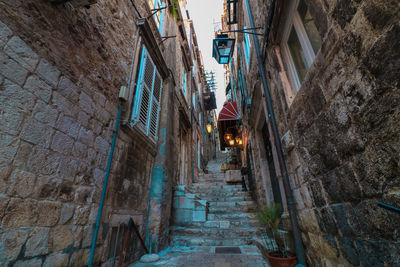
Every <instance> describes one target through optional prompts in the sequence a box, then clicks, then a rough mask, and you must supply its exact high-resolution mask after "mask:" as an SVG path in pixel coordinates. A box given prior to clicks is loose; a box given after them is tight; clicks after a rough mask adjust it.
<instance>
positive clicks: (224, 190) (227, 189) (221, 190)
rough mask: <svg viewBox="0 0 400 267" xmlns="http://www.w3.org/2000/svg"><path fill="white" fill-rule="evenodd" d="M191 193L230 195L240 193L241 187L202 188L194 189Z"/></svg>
mask: <svg viewBox="0 0 400 267" xmlns="http://www.w3.org/2000/svg"><path fill="white" fill-rule="evenodd" d="M192 190H193V192H196V193H203V192H218V193H231V192H242V186H240V187H233V186H228V187H221V186H204V187H194V188H192Z"/></svg>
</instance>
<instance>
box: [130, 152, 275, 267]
mask: <svg viewBox="0 0 400 267" xmlns="http://www.w3.org/2000/svg"><path fill="white" fill-rule="evenodd" d="M224 156H225V155H219V157H218V158H217V160H214V161H210V162H209V164H208V166H207V169H208V174H202V175H201V176H200V179H199V182H198V183H196V184H194V185H193V186H192V188H191V189H190V190H191V192H192V193H193V194H195V195H196V197H199V198H201V199H204V200H207V202H208V204H209V207H208V215H207V221H206V222H191V223H188V224H187V225H184V226H172V227H171V230H170V234H171V241H172V243H171V247H170V248H168V249H167V250H165V251H163V252H161V253H160V254H159V256H160V257H161V258H160V260H159V261H157V262H155V263H141V262H136V263H134V264H132V265H131V266H132V267H142V266H143V267H150V266H171V267H179V266H195V267H196V266H198V267H208V266H210V267H213V266H215V267H225V266H226V267H233V266H248V267H258V266H269V265H268V263H267V261H266V260H264V258H263V256H262V255H261V253H260V251H259V250H258V249H257V247H256V246H255V245H254V244H253V242H252V241H253V240H254V239H256V238H257V232H258V230H259V228H258V224H257V220H256V219H255V215H254V213H253V211H254V210H255V208H256V204H255V202H254V201H253V200H252V199H251V197H250V194H249V192H243V191H242V186H241V185H240V184H239V185H238V184H236V185H232V184H227V183H226V182H225V181H226V177H225V173H222V172H221V171H220V168H219V167H220V164H221V163H222V162H223V161H224V158H225V157H224ZM233 173H234V175H236V176H238V177H239V178H240V171H234V172H233ZM238 177H236V178H238ZM216 247H239V248H240V250H241V253H240V254H233V253H215V248H216Z"/></svg>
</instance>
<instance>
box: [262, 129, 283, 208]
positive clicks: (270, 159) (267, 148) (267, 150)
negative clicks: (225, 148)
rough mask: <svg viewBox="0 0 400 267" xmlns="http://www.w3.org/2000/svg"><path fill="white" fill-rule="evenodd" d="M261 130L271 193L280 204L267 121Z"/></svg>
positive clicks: (279, 192)
mask: <svg viewBox="0 0 400 267" xmlns="http://www.w3.org/2000/svg"><path fill="white" fill-rule="evenodd" d="M261 131H262V137H263V140H264V148H265V153H266V158H267V163H268V169H269V176H270V179H271V185H272V193H273V195H274V202H275V203H280V204H281V205H282V196H281V190H280V187H279V182H278V178H277V176H276V169H275V164H274V157H273V154H272V145H271V138H270V136H269V132H268V126H267V123H264V126H263V128H262V130H261Z"/></svg>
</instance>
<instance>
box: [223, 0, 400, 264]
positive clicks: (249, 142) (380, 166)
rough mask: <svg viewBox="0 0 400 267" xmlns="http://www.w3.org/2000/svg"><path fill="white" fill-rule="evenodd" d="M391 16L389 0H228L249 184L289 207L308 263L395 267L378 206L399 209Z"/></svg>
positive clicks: (385, 217)
mask: <svg viewBox="0 0 400 267" xmlns="http://www.w3.org/2000/svg"><path fill="white" fill-rule="evenodd" d="M399 14H400V5H399V2H398V1H347V0H343V1H342V0H338V1H322V0H285V1H274V0H269V1H249V0H243V1H237V0H229V1H226V9H225V14H224V16H223V27H222V29H221V32H219V33H220V34H228V36H225V38H232V39H234V40H235V45H234V51H233V54H232V56H231V60H230V61H229V63H228V64H226V65H225V66H226V70H227V73H228V75H229V81H230V84H229V88H227V94H228V96H227V98H228V99H231V100H232V101H235V102H236V103H237V104H238V106H239V110H240V119H242V125H241V126H240V127H241V131H242V133H243V140H244V141H245V144H244V150H243V152H244V153H243V154H242V155H243V163H244V165H246V163H247V165H248V167H249V169H250V174H249V183H250V185H251V186H252V187H253V188H252V189H253V190H254V191H255V193H256V194H255V195H256V197H257V201H258V202H259V203H264V204H271V203H283V206H284V207H285V213H286V212H289V211H290V204H291V202H292V203H293V204H294V203H295V209H294V212H291V214H290V215H291V217H292V219H293V217H295V221H297V223H298V225H299V228H300V230H301V238H302V243H303V244H304V247H305V251H306V257H307V262H308V264H310V266H397V265H399V264H400V258H399V253H398V252H399V251H400V243H399V231H398V225H400V220H399V216H398V214H396V213H394V212H393V211H390V210H386V209H383V208H382V207H380V206H378V202H379V201H383V202H386V203H389V204H391V205H394V206H399V205H400V198H399V183H400V165H399V164H400V158H399V152H400V146H399V145H400V142H399V140H400V135H399V132H400V124H399V121H400V117H399V115H400V106H399V103H400V102H399V100H400V94H399V86H400V80H399V77H400V72H399V71H400V65H399V60H400V24H399V21H400V17H399ZM217 37H218V36H217ZM220 37H221V36H220ZM224 63H227V62H224ZM280 146H282V149H281V148H280ZM280 155H283V156H284V161H283V160H282V161H281V160H280V159H279V157H280ZM282 159H283V158H282ZM284 162H286V164H282V163H284ZM285 165H286V166H285ZM285 176H286V179H287V180H288V182H289V183H286V184H285ZM288 194H289V195H288ZM287 200H289V203H287ZM296 213H297V216H296ZM296 219H297V220H296ZM292 227H293V224H292ZM294 231H295V229H294ZM299 237H300V236H299Z"/></svg>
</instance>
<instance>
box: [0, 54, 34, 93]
mask: <svg viewBox="0 0 400 267" xmlns="http://www.w3.org/2000/svg"><path fill="white" fill-rule="evenodd" d="M0 62H1V64H0V74H2V75H4V76H5V77H6V78H7V79H10V80H11V81H13V82H15V83H17V84H18V85H20V86H21V85H23V83H24V82H25V79H26V76H27V75H28V70H26V69H25V68H23V67H21V66H20V65H19V64H18V63H17V62H15V61H14V60H12V59H11V58H10V57H8V56H7V55H6V54H4V53H3V52H2V51H0Z"/></svg>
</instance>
